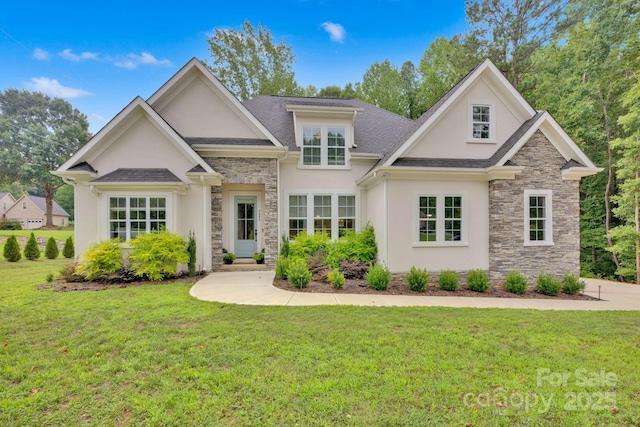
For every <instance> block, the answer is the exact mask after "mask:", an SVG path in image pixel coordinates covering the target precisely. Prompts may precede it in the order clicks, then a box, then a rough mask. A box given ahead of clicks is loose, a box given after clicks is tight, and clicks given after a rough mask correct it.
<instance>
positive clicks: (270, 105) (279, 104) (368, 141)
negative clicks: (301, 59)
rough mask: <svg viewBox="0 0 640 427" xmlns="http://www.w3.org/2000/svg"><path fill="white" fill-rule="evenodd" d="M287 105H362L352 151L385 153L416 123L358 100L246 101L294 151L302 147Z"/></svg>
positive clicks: (293, 98) (279, 98) (260, 98)
mask: <svg viewBox="0 0 640 427" xmlns="http://www.w3.org/2000/svg"><path fill="white" fill-rule="evenodd" d="M287 104H296V105H309V106H314V105H315V106H322V107H346V108H363V109H364V111H363V112H362V113H358V115H357V117H356V121H355V129H354V135H355V141H354V142H355V144H356V148H353V149H352V150H351V151H352V152H361V153H379V154H386V153H388V152H389V150H390V149H391V147H392V146H393V144H394V143H395V142H396V140H397V139H398V136H399V135H401V134H403V133H405V132H406V131H407V129H410V128H411V127H412V126H413V120H410V119H407V118H405V117H402V116H399V115H397V114H394V113H392V112H390V111H386V110H383V109H381V108H378V107H376V106H375V105H371V104H368V103H366V102H364V101H360V100H358V99H339V98H306V97H299V96H273V95H264V96H258V97H257V98H253V99H250V100H248V101H245V102H244V106H245V107H246V108H247V109H248V110H249V111H250V112H251V114H253V115H254V116H255V117H256V118H257V119H258V120H259V121H260V122H261V123H262V124H263V125H264V126H265V127H266V128H267V129H268V130H269V132H271V133H272V134H273V135H274V136H275V137H276V138H277V139H278V140H279V141H280V142H281V143H282V144H283V145H284V146H286V147H289V149H290V150H291V151H299V150H300V149H299V148H298V147H296V141H295V133H294V126H293V113H292V112H289V111H287V107H286V106H287Z"/></svg>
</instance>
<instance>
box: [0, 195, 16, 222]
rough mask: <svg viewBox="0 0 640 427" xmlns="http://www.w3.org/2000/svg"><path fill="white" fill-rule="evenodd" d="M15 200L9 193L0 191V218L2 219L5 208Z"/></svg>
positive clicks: (7, 208) (5, 211)
mask: <svg viewBox="0 0 640 427" xmlns="http://www.w3.org/2000/svg"><path fill="white" fill-rule="evenodd" d="M15 202H16V199H15V197H13V196H12V195H11V193H6V192H0V220H4V219H5V218H6V217H5V214H6V213H7V210H9V208H10V207H11V206H13V205H14V204H15Z"/></svg>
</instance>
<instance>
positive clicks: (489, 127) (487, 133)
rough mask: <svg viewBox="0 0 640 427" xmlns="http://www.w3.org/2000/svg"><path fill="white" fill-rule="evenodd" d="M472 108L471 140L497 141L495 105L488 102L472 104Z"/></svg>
mask: <svg viewBox="0 0 640 427" xmlns="http://www.w3.org/2000/svg"><path fill="white" fill-rule="evenodd" d="M470 108H471V111H470V113H471V114H470V116H471V117H470V119H471V120H470V123H469V126H470V127H469V138H470V141H471V142H495V129H494V126H495V125H494V122H495V117H494V115H495V114H494V111H493V107H492V106H491V105H487V104H472V105H471V106H470Z"/></svg>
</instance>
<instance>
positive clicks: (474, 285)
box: [467, 268, 489, 292]
mask: <svg viewBox="0 0 640 427" xmlns="http://www.w3.org/2000/svg"><path fill="white" fill-rule="evenodd" d="M467 287H468V288H469V289H471V290H472V291H476V292H486V291H487V289H489V277H487V273H485V272H484V270H482V269H480V268H478V269H476V270H470V271H469V275H468V276H467Z"/></svg>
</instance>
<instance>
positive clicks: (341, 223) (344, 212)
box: [338, 196, 356, 236]
mask: <svg viewBox="0 0 640 427" xmlns="http://www.w3.org/2000/svg"><path fill="white" fill-rule="evenodd" d="M355 229H356V196H338V236H342V235H344V233H345V231H347V230H355Z"/></svg>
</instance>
